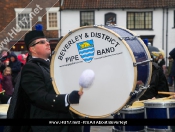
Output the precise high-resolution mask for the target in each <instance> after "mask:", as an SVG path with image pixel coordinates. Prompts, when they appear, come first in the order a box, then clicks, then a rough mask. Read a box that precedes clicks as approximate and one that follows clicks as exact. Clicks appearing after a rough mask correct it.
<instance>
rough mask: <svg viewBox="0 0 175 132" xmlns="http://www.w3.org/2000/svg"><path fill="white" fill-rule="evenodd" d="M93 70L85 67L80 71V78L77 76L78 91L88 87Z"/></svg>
mask: <svg viewBox="0 0 175 132" xmlns="http://www.w3.org/2000/svg"><path fill="white" fill-rule="evenodd" d="M94 76H95V74H94V71H93V70H91V69H86V70H85V71H83V72H82V74H81V76H80V78H79V85H80V86H81V87H80V90H79V91H80V92H82V91H83V88H89V87H90V86H91V85H92V83H93V80H94Z"/></svg>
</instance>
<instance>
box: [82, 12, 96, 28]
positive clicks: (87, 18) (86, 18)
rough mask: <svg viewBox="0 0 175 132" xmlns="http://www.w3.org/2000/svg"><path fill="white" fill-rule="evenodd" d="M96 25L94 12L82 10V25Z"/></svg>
mask: <svg viewBox="0 0 175 132" xmlns="http://www.w3.org/2000/svg"><path fill="white" fill-rule="evenodd" d="M86 25H94V12H80V26H86Z"/></svg>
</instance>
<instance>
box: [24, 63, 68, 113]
mask: <svg viewBox="0 0 175 132" xmlns="http://www.w3.org/2000/svg"><path fill="white" fill-rule="evenodd" d="M50 83H51V81H50ZM21 87H22V88H23V90H24V92H25V93H26V95H27V96H28V98H29V100H30V102H31V103H32V105H34V106H36V107H39V108H41V109H45V110H50V111H55V112H58V111H62V112H67V111H69V107H65V96H66V95H65V94H59V95H57V94H56V93H55V92H54V88H53V85H52V83H51V84H50V85H49V88H48V87H46V84H45V79H44V76H43V72H42V70H41V68H40V67H39V66H38V65H37V64H34V63H30V64H26V65H24V67H23V69H22V74H21Z"/></svg>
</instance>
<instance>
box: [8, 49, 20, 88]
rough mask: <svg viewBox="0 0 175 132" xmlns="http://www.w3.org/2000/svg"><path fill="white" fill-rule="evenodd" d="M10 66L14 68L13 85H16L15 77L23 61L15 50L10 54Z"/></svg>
mask: <svg viewBox="0 0 175 132" xmlns="http://www.w3.org/2000/svg"><path fill="white" fill-rule="evenodd" d="M9 67H10V68H11V70H12V82H13V86H14V85H15V79H16V76H17V75H18V73H19V72H20V70H21V62H20V61H19V60H18V58H17V55H16V54H15V53H14V52H11V54H10V61H9Z"/></svg>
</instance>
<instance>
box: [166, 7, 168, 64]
mask: <svg viewBox="0 0 175 132" xmlns="http://www.w3.org/2000/svg"><path fill="white" fill-rule="evenodd" d="M166 15H167V17H166V18H167V19H166V66H167V53H168V8H167V9H166Z"/></svg>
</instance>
